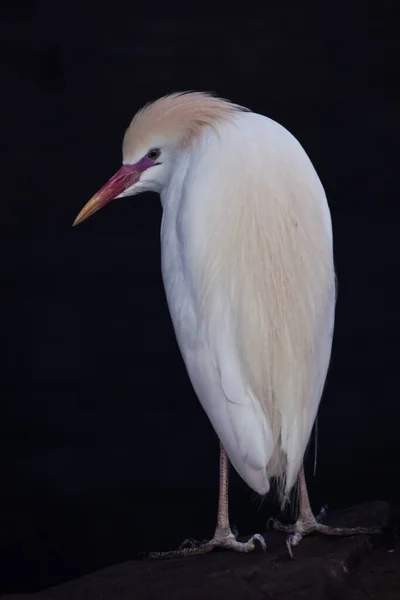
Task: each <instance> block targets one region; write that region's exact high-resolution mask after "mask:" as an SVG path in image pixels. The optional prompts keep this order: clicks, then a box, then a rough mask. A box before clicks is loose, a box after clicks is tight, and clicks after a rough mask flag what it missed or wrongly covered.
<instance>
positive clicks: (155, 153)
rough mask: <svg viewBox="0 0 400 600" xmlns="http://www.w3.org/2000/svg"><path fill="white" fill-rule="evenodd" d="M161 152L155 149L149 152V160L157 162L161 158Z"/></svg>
mask: <svg viewBox="0 0 400 600" xmlns="http://www.w3.org/2000/svg"><path fill="white" fill-rule="evenodd" d="M160 154H161V152H160V150H158V148H153V149H152V150H149V152H148V153H147V158H150V160H157V158H158V157H159V156H160Z"/></svg>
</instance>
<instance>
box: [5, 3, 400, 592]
mask: <svg viewBox="0 0 400 600" xmlns="http://www.w3.org/2000/svg"><path fill="white" fill-rule="evenodd" d="M321 4H322V5H323V3H317V2H314V3H312V2H309V3H306V2H301V3H298V2H294V1H293V2H292V3H279V2H273V3H266V4H264V9H263V11H261V10H260V11H259V12H254V10H252V9H251V7H250V6H246V5H241V6H240V10H239V9H238V12H237V13H235V11H234V10H233V6H231V7H230V12H227V13H221V14H218V13H217V12H216V6H213V5H212V4H209V5H207V4H199V5H198V6H196V7H194V8H192V9H191V10H192V16H190V17H189V16H184V15H183V13H181V14H180V15H179V14H178V13H177V14H174V13H173V7H172V6H170V7H165V6H164V7H163V6H160V7H157V6H156V5H155V4H150V3H149V4H148V6H146V5H143V3H141V4H138V3H135V0H132V1H131V2H122V1H113V2H111V3H104V5H102V4H101V3H100V2H94V1H85V2H81V3H77V2H76V3H75V2H68V3H60V4H59V5H58V4H57V3H50V2H42V3H38V2H33V1H25V2H19V3H16V4H12V3H9V5H8V6H6V7H5V8H4V7H3V8H2V9H1V10H2V18H1V22H0V28H1V29H0V30H1V36H0V37H1V46H2V53H1V54H2V59H1V60H2V75H1V81H2V93H1V96H2V101H3V112H2V116H3V124H2V130H3V134H2V146H3V150H4V152H3V153H2V159H1V163H2V164H1V166H2V175H1V184H2V193H1V203H0V211H1V212H0V231H1V249H0V262H1V283H2V294H1V296H2V312H1V315H2V326H1V335H2V344H1V346H2V350H3V351H4V356H3V359H2V377H1V387H2V392H1V402H0V419H1V421H0V422H1V436H0V444H1V447H0V461H1V470H0V550H1V582H0V583H1V589H3V590H4V591H6V590H7V591H17V590H18V591H22V590H35V589H39V588H42V587H45V586H48V585H50V584H52V583H56V582H59V581H62V580H65V579H69V578H72V577H76V576H78V575H80V574H83V573H87V572H90V571H92V570H94V569H96V568H100V567H102V566H104V565H108V564H112V563H115V562H119V561H123V560H128V559H130V558H132V557H135V556H136V555H137V553H138V552H139V551H142V550H143V551H144V550H149V549H156V550H157V549H163V548H164V549H171V548H173V547H175V546H176V545H177V544H179V543H180V541H182V539H183V538H185V537H187V536H194V537H198V538H200V539H203V538H204V537H206V536H210V535H211V534H212V532H213V528H214V523H215V516H216V512H215V511H216V500H217V483H218V444H217V440H216V438H215V435H214V433H213V431H212V428H211V426H210V424H209V422H208V420H207V418H206V416H205V415H204V414H203V412H202V409H201V408H200V405H199V403H198V401H197V399H196V397H195V395H194V393H193V391H192V388H191V385H190V383H189V381H188V378H187V375H186V372H185V369H184V366H183V362H182V360H181V358H180V355H179V351H178V348H177V345H176V342H175V338H174V334H173V330H172V325H171V322H170V318H169V315H168V311H167V306H166V301H165V296H164V291H163V287H162V281H161V274H160V258H159V252H160V248H159V227H160V217H161V208H160V203H159V199H158V198H157V196H156V195H152V194H145V195H142V196H138V197H135V198H126V199H122V200H119V201H116V202H114V203H112V204H110V205H109V206H108V207H107V208H106V209H104V210H103V211H101V212H100V213H98V214H96V216H94V217H92V218H91V219H90V220H89V221H87V222H85V224H84V225H82V226H80V227H78V228H75V229H72V228H71V223H72V221H73V219H74V218H75V216H76V214H77V213H78V211H79V210H80V209H81V208H82V206H83V205H84V203H85V202H86V201H87V200H88V199H89V198H90V196H91V195H92V194H93V193H94V192H95V191H96V190H97V189H98V188H99V187H100V186H101V185H102V184H103V183H104V182H105V181H106V180H107V179H108V178H109V177H110V176H111V175H112V174H113V173H114V172H115V171H116V170H117V169H118V168H119V166H120V162H121V141H122V136H123V133H124V130H125V128H126V126H127V125H128V123H129V121H130V119H131V118H132V116H133V114H134V113H135V112H136V111H137V110H138V109H139V108H140V107H141V106H142V105H143V104H144V103H145V102H147V101H149V100H152V99H155V98H157V97H159V96H161V95H164V94H165V93H168V92H172V91H179V90H186V89H196V90H206V91H214V92H216V93H217V94H219V95H221V96H223V97H227V98H229V99H231V100H233V101H235V102H238V103H240V104H244V105H246V106H248V107H249V108H251V109H252V110H254V111H256V112H261V113H263V114H267V115H268V116H270V117H272V118H273V119H275V120H277V121H279V122H280V123H282V124H283V125H284V126H285V127H287V128H288V129H289V130H290V131H291V132H292V133H294V135H296V137H297V138H298V139H299V140H300V141H301V143H302V145H303V146H304V147H305V149H306V151H307V153H308V154H309V156H310V158H311V160H312V161H313V163H314V165H315V167H316V169H317V171H318V173H319V175H320V177H321V179H322V182H323V184H324V186H325V189H326V192H327V196H328V200H329V203H330V207H331V212H332V219H333V224H334V236H335V260H336V265H337V272H338V279H339V301H338V306H337V325H336V333H335V342H334V350H333V357H332V364H331V370H330V373H329V378H328V383H327V388H326V392H325V395H324V400H323V403H322V405H321V410H320V417H319V442H318V467H317V474H316V476H315V477H311V473H310V471H311V469H309V474H310V480H309V481H310V491H311V497H312V501H313V504H314V506H315V508H316V509H318V508H319V505H320V504H321V503H325V502H328V503H329V504H330V506H331V507H332V508H334V507H336V506H345V505H349V504H351V503H353V502H360V501H363V500H367V499H375V498H379V499H384V500H388V501H392V502H399V501H400V492H399V489H398V472H399V471H398V466H399V459H400V442H399V433H398V432H399V417H400V409H399V388H400V364H399V351H398V346H399V340H400V311H399V303H400V291H399V288H398V283H397V279H398V273H399V268H400V257H399V251H398V247H399V243H398V240H399V225H398V217H399V209H398V205H399V194H398V189H399V187H398V169H399V167H398V146H397V145H396V144H395V138H396V136H397V134H398V129H399V112H398V106H399V104H398V101H399V97H398V95H397V90H396V71H395V65H396V63H397V56H398V50H399V48H398V41H397V40H398V23H397V22H396V21H395V20H394V18H393V14H391V13H390V12H389V11H388V10H386V9H385V4H384V3H382V2H380V3H377V5H376V6H375V7H374V6H373V5H369V4H367V3H363V4H362V5H361V4H360V6H359V5H358V4H356V3H351V2H348V3H346V4H345V5H343V6H341V5H340V4H338V3H336V2H335V3H331V8H330V9H329V7H326V6H323V7H321ZM167 8H169V10H170V12H169V14H167V13H166V9H167ZM186 8H187V9H188V8H189V7H186ZM312 459H313V456H312V454H311V455H310V466H312ZM231 493H232V500H231V516H232V521H233V522H234V523H236V525H237V526H238V528H239V531H240V532H241V533H251V532H253V531H256V530H265V524H266V521H267V518H268V517H269V516H270V515H271V514H273V511H274V510H275V511H276V507H275V508H273V506H272V504H271V503H270V502H269V501H266V502H264V503H263V504H261V505H260V502H259V501H258V500H256V499H255V498H254V494H253V493H252V492H251V491H250V490H249V489H248V488H246V487H245V485H244V484H243V483H242V482H241V481H240V480H239V478H238V477H237V476H236V474H233V475H232V487H231Z"/></svg>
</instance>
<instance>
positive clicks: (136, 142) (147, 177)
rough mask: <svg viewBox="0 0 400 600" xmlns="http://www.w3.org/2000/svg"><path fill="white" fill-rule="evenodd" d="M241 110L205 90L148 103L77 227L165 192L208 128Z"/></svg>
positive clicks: (131, 127) (76, 220) (128, 131)
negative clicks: (135, 199)
mask: <svg viewBox="0 0 400 600" xmlns="http://www.w3.org/2000/svg"><path fill="white" fill-rule="evenodd" d="M242 110H245V109H243V108H242V107H240V106H238V105H236V104H232V103H230V102H227V101H226V100H222V99H220V98H216V97H214V96H211V95H209V94H205V93H201V92H189V93H178V94H172V95H170V96H165V97H163V98H160V99H159V100H156V101H155V102H153V103H152V104H148V105H146V106H145V107H144V108H142V109H141V110H140V111H139V112H138V113H137V114H136V115H135V117H134V118H133V120H132V122H131V124H130V126H129V127H128V129H127V131H126V133H125V137H124V141H123V146H122V154H123V161H122V167H121V168H120V169H119V171H117V173H115V175H114V176H113V177H111V179H110V180H109V181H108V182H107V183H106V184H105V185H103V187H102V188H101V189H100V190H99V191H98V192H97V193H96V194H95V195H94V196H93V197H92V198H91V199H90V200H89V202H88V203H87V204H86V205H85V206H84V207H83V209H82V210H81V212H80V213H79V214H78V216H77V217H76V219H75V221H74V225H78V224H79V223H82V221H84V220H85V219H87V218H88V217H90V216H91V215H93V214H94V213H95V212H97V211H98V210H100V208H102V207H103V206H105V205H106V204H108V202H110V201H111V200H114V199H115V198H122V197H123V196H133V195H135V194H139V193H140V192H145V191H152V192H161V191H162V190H163V188H164V187H165V186H166V185H167V183H168V181H169V179H170V176H171V174H172V172H173V168H174V164H175V161H176V159H177V157H178V156H179V155H180V154H181V153H182V152H185V151H186V152H188V151H190V149H191V148H192V147H193V145H194V144H195V143H196V140H198V139H199V137H200V135H201V133H202V131H203V130H204V128H205V127H207V126H210V127H214V128H215V126H216V125H217V124H218V123H219V122H221V121H223V120H229V119H230V118H232V116H233V115H234V114H236V113H237V112H239V111H242Z"/></svg>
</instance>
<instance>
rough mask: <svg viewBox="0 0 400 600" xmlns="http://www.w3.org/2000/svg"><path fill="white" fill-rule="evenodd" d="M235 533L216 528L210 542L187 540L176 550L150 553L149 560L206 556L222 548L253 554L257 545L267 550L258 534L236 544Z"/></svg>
mask: <svg viewBox="0 0 400 600" xmlns="http://www.w3.org/2000/svg"><path fill="white" fill-rule="evenodd" d="M236 538H237V533H235V534H234V533H232V531H231V529H230V528H229V527H228V528H217V530H216V532H215V534H214V537H213V538H212V539H211V540H203V541H202V542H198V541H196V540H193V539H187V540H184V541H183V542H182V544H181V545H180V546H179V548H178V550H171V551H169V552H150V554H149V558H180V557H183V556H198V555H199V554H207V553H208V552H211V551H212V550H214V549H215V548H224V549H225V550H234V551H235V552H245V553H248V552H253V550H255V549H256V545H257V544H258V545H259V546H260V547H261V549H262V550H263V551H264V552H265V551H266V549H267V546H266V543H265V540H264V538H263V536H262V535H260V534H259V533H256V534H254V535H253V536H252V537H251V538H250V539H249V540H248V541H247V542H238V541H237V539H236Z"/></svg>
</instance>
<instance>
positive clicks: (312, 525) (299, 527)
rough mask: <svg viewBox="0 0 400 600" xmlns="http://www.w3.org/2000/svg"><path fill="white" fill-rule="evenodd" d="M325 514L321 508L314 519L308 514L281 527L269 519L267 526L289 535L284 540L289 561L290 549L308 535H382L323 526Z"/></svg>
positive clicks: (325, 509) (363, 529)
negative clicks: (269, 525)
mask: <svg viewBox="0 0 400 600" xmlns="http://www.w3.org/2000/svg"><path fill="white" fill-rule="evenodd" d="M327 512H328V507H327V506H323V507H322V509H321V511H320V512H319V514H318V515H317V516H316V517H314V515H313V514H312V513H310V514H307V515H300V516H299V518H298V519H297V521H296V523H294V524H292V525H283V524H282V523H280V522H279V521H276V520H274V519H270V521H269V524H271V526H272V529H275V530H277V531H284V532H286V533H288V534H289V535H288V536H287V538H286V547H287V549H288V552H289V556H290V558H291V559H293V558H294V556H293V551H292V547H293V546H297V545H298V544H299V543H300V542H301V540H302V539H303V537H305V536H306V535H310V533H315V532H316V533H322V534H324V535H336V536H351V535H361V534H367V535H370V534H377V533H382V530H381V529H379V528H377V527H331V526H330V525H323V524H322V521H323V519H324V517H325V516H326V513H327Z"/></svg>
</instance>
